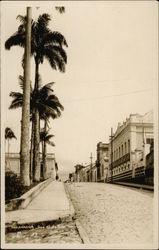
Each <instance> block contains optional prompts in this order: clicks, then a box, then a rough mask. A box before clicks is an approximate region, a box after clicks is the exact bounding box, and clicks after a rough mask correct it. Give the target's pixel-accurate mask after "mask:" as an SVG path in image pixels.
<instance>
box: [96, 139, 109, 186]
mask: <svg viewBox="0 0 159 250" xmlns="http://www.w3.org/2000/svg"><path fill="white" fill-rule="evenodd" d="M96 166H97V181H101V182H106V181H107V179H108V169H109V144H108V143H102V142H99V143H98V144H97V161H96Z"/></svg>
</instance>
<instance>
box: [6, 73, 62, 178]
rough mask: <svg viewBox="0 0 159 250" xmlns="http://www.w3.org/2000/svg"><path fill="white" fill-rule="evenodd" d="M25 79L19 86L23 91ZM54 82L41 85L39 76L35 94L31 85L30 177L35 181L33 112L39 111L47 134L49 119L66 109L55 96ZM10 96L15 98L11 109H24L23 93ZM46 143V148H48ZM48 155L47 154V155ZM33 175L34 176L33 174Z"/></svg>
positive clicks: (21, 79)
mask: <svg viewBox="0 0 159 250" xmlns="http://www.w3.org/2000/svg"><path fill="white" fill-rule="evenodd" d="M23 84H24V78H23V77H22V76H19V85H20V87H21V89H23ZM53 84H54V83H53V82H50V83H47V84H45V85H42V84H41V78H40V76H39V89H38V92H37V93H36V94H35V92H34V90H33V88H32V86H31V85H30V120H31V121H32V132H31V147H30V159H31V160H30V177H31V179H34V180H35V178H34V176H35V169H34V167H33V164H32V158H33V157H32V156H33V137H34V129H35V126H34V116H33V110H34V109H35V107H36V108H37V109H38V112H39V116H40V119H41V120H43V121H44V129H43V131H45V133H46V134H47V126H46V124H48V122H49V118H52V119H55V118H58V117H60V116H61V111H62V110H63V109H64V107H63V106H62V105H61V103H60V101H59V99H58V98H57V97H56V95H54V91H53V89H52V86H53ZM10 96H11V97H12V98H13V100H12V102H11V105H10V106H9V109H16V108H19V107H22V99H23V93H22V92H11V93H10ZM45 144H46V143H44V147H46V145H45ZM45 155H46V153H45ZM43 160H44V169H46V161H45V156H44V157H43ZM32 173H33V174H32Z"/></svg>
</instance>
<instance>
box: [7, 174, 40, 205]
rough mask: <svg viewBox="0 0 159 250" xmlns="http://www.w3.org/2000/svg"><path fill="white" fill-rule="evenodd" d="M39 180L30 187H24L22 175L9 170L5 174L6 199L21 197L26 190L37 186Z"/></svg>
mask: <svg viewBox="0 0 159 250" xmlns="http://www.w3.org/2000/svg"><path fill="white" fill-rule="evenodd" d="M38 183H39V182H34V183H32V184H31V185H30V186H29V187H24V186H23V184H22V182H21V180H20V177H19V176H17V175H16V174H15V173H14V172H12V171H8V172H6V174H5V201H6V202H7V201H9V200H11V199H14V198H18V197H20V196H21V195H22V194H24V193H25V192H27V191H29V190H30V189H31V188H33V187H34V186H36V185H37V184H38Z"/></svg>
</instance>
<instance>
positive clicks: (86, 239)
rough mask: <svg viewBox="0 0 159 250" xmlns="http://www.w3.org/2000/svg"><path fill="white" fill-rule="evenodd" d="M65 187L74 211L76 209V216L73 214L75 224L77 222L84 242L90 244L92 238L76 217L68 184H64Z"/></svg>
mask: <svg viewBox="0 0 159 250" xmlns="http://www.w3.org/2000/svg"><path fill="white" fill-rule="evenodd" d="M64 187H65V191H66V195H67V197H68V200H69V202H70V206H71V207H72V209H73V211H74V216H73V219H74V220H75V224H76V228H77V231H78V233H79V236H80V238H81V240H82V242H83V243H84V244H90V240H89V237H88V235H87V233H86V231H85V229H84V228H83V226H82V224H81V223H80V221H79V220H78V219H76V218H75V209H74V206H73V203H72V201H71V198H70V194H69V191H68V189H67V186H66V185H65V184H64Z"/></svg>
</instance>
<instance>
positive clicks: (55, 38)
mask: <svg viewBox="0 0 159 250" xmlns="http://www.w3.org/2000/svg"><path fill="white" fill-rule="evenodd" d="M43 43H44V44H46V45H49V44H51V45H60V46H61V47H62V46H63V45H64V46H66V47H68V44H67V42H66V39H65V37H64V36H63V35H62V34H61V33H60V32H58V31H54V32H52V31H49V32H48V33H47V34H46V35H45V37H44V40H43Z"/></svg>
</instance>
